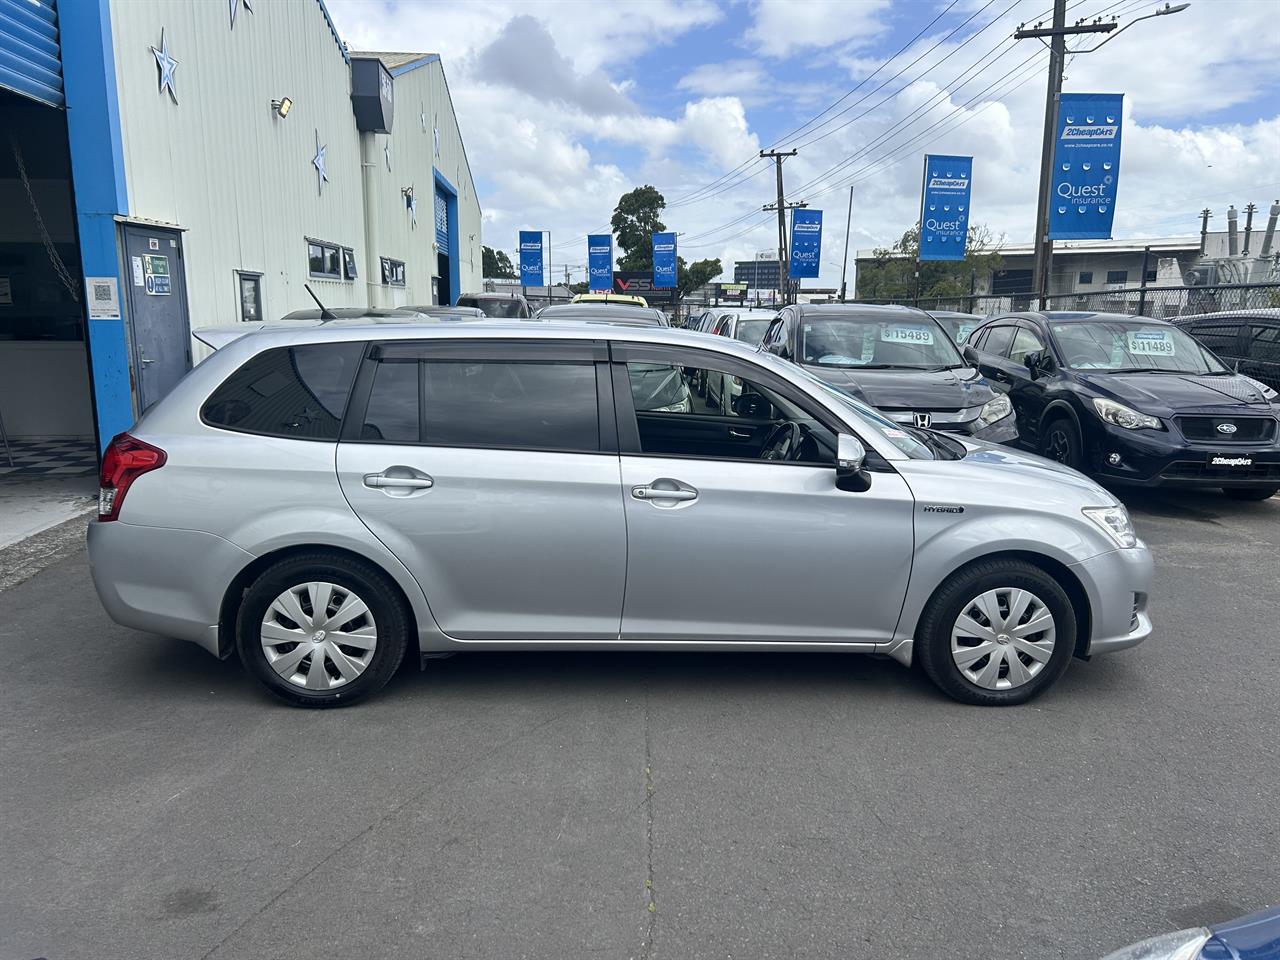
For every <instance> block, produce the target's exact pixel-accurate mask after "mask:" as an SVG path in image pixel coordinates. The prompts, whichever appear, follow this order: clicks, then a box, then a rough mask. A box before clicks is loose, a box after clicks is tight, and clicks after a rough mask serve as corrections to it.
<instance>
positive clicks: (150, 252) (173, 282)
mask: <svg viewBox="0 0 1280 960" xmlns="http://www.w3.org/2000/svg"><path fill="white" fill-rule="evenodd" d="M124 246H125V259H126V262H127V267H126V270H127V272H128V276H127V277H126V284H125V286H126V289H128V291H129V342H130V345H131V348H132V352H133V370H134V382H135V384H136V385H137V394H138V410H139V412H142V411H144V410H146V409H147V408H148V407H150V406H151V405H152V404H154V403H155V402H156V401H157V400H159V399H160V398H161V397H163V396H164V395H165V394H166V393H168V392H169V391H170V390H172V389H173V385H174V384H175V383H177V382H178V380H180V379H181V378H182V375H183V374H184V373H186V372H187V371H188V370H190V369H191V323H190V319H189V315H188V313H187V282H186V273H185V271H184V270H183V266H182V235H181V234H180V233H179V232H178V231H176V230H166V229H164V228H163V227H148V226H141V225H137V224H129V225H127V226H125V228H124Z"/></svg>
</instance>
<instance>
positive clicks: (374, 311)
mask: <svg viewBox="0 0 1280 960" xmlns="http://www.w3.org/2000/svg"><path fill="white" fill-rule="evenodd" d="M323 312H327V313H328V314H330V315H331V316H333V317H337V318H338V319H339V320H352V319H360V318H362V317H404V318H409V319H412V318H413V317H414V316H416V315H418V314H420V313H425V312H426V309H425V308H420V307H329V308H327V310H326V311H323ZM323 312H322V311H321V310H320V308H319V307H307V308H306V309H304V310H294V311H293V312H292V313H286V314H285V315H284V316H283V317H281V318H280V319H281V320H319V319H320V318H321V316H322V313H323ZM268 322H270V321H268ZM330 322H332V321H330Z"/></svg>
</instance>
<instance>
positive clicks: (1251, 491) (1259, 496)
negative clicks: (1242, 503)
mask: <svg viewBox="0 0 1280 960" xmlns="http://www.w3.org/2000/svg"><path fill="white" fill-rule="evenodd" d="M1277 490H1280V487H1223V488H1222V492H1223V493H1225V494H1226V495H1227V496H1228V497H1230V498H1231V499H1232V500H1270V499H1271V498H1272V497H1274V496H1275V495H1276V491H1277Z"/></svg>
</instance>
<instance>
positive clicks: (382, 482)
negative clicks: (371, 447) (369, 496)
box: [364, 473, 436, 490]
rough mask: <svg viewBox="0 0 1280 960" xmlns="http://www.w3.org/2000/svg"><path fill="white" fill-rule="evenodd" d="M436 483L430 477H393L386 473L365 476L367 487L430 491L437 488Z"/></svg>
mask: <svg viewBox="0 0 1280 960" xmlns="http://www.w3.org/2000/svg"><path fill="white" fill-rule="evenodd" d="M435 483H436V482H435V481H434V480H432V479H431V478H430V477H392V476H388V475H387V474H385V473H368V474H365V478H364V485H365V486H366V487H373V488H375V489H376V488H379V487H408V488H410V489H413V490H429V489H431V487H434V486H435Z"/></svg>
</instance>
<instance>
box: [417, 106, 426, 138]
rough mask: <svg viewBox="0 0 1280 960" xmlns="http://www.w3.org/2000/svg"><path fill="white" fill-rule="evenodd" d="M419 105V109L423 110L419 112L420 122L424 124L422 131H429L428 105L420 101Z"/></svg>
mask: <svg viewBox="0 0 1280 960" xmlns="http://www.w3.org/2000/svg"><path fill="white" fill-rule="evenodd" d="M418 106H419V109H420V110H421V111H422V112H421V113H419V114H418V122H419V123H420V124H422V132H423V133H426V132H427V105H426V104H425V103H419V104H418Z"/></svg>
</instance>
